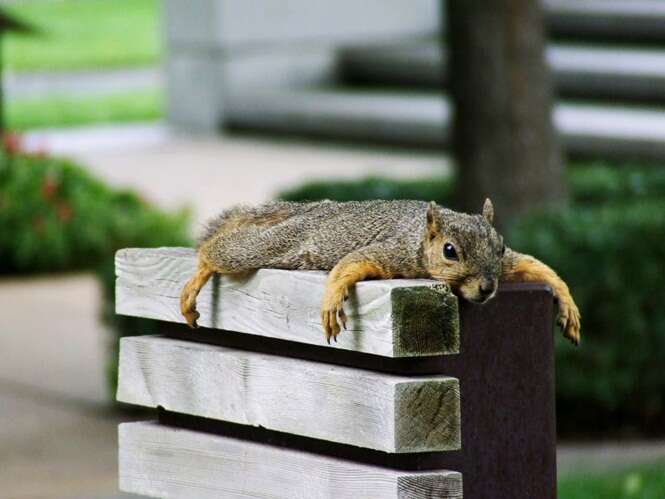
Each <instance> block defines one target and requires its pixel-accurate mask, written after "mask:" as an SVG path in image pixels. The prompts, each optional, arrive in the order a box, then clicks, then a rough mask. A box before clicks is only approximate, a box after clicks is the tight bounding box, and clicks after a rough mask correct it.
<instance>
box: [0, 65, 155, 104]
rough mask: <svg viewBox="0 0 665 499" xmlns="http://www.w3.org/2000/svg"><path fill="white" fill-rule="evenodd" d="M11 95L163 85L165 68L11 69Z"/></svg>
mask: <svg viewBox="0 0 665 499" xmlns="http://www.w3.org/2000/svg"><path fill="white" fill-rule="evenodd" d="M4 85H5V92H6V95H7V98H8V99H10V100H13V99H38V98H42V97H54V96H74V97H82V96H86V95H104V94H113V93H124V92H133V91H135V90H143V89H153V88H160V87H161V86H162V85H163V80H162V72H161V68H158V67H140V68H129V69H127V68H122V69H107V70H94V71H90V70H88V71H85V70H82V71H60V72H58V71H49V72H34V73H11V72H10V73H7V74H6V75H5V80H4Z"/></svg>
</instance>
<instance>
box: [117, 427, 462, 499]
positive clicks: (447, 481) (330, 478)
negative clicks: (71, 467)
mask: <svg viewBox="0 0 665 499" xmlns="http://www.w3.org/2000/svg"><path fill="white" fill-rule="evenodd" d="M118 434H119V475H120V489H121V490H123V491H125V492H133V493H137V494H144V495H149V496H153V497H196V498H199V499H206V498H215V499H216V498H219V497H224V498H229V499H232V498H238V499H246V498H248V497H255V498H270V499H360V498H372V499H384V498H386V499H388V498H391V499H392V498H394V499H429V498H434V497H436V498H439V499H453V498H461V497H462V476H461V475H460V474H459V473H457V472H453V471H445V470H436V471H428V472H408V471H396V470H390V469H387V468H380V467H374V466H368V465H363V464H358V463H354V462H351V461H343V460H338V459H334V458H331V457H324V456H319V455H316V454H309V453H305V452H300V451H295V450H290V449H284V448H279V447H272V446H268V445H264V444H258V443H254V442H245V441H242V440H237V439H233V438H228V437H223V436H218V435H210V434H206V433H199V432H194V431H190V430H184V429H176V428H172V427H168V426H163V425H159V424H157V423H124V424H121V425H120V427H119V430H118Z"/></svg>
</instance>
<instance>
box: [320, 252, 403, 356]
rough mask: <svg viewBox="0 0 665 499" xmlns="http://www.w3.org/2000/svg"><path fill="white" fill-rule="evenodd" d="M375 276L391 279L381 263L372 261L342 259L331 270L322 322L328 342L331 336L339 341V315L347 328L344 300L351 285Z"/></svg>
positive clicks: (324, 295)
mask: <svg viewBox="0 0 665 499" xmlns="http://www.w3.org/2000/svg"><path fill="white" fill-rule="evenodd" d="M373 277H378V278H380V279H389V278H390V277H391V275H390V273H389V272H387V271H386V270H385V269H384V268H382V267H381V266H380V265H378V264H377V263H375V262H371V261H352V262H345V261H344V260H342V261H340V262H339V263H338V264H337V265H335V267H334V268H333V269H332V270H331V271H330V274H329V275H328V281H327V282H326V288H325V291H324V293H323V301H322V303H321V323H322V325H323V330H324V332H325V335H326V340H328V343H330V338H332V339H334V340H335V341H337V335H338V334H339V333H340V326H339V323H338V322H337V318H338V317H339V321H340V322H341V323H342V326H343V327H344V329H346V319H347V317H346V313H344V307H343V302H344V300H346V299H347V298H348V296H349V289H350V288H351V286H353V285H354V284H355V283H356V282H358V281H362V280H364V279H368V278H373Z"/></svg>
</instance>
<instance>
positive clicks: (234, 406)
mask: <svg viewBox="0 0 665 499" xmlns="http://www.w3.org/2000/svg"><path fill="white" fill-rule="evenodd" d="M117 398H118V400H119V401H121V402H126V403H129V404H138V405H143V406H148V407H157V406H161V407H164V408H165V409H166V410H168V411H173V412H179V413H184V414H190V415H193V416H201V417H205V418H210V419H219V420H224V421H231V422H234V423H239V424H244V425H254V426H262V427H264V428H268V429H271V430H277V431H282V432H286V433H293V434H296V435H302V436H306V437H313V438H318V439H323V440H329V441H333V442H339V443H344V444H350V445H355V446H358V447H366V448H370V449H375V450H380V451H385V452H393V453H403V452H429V451H444V450H454V449H459V447H460V424H459V421H460V405H459V404H460V402H459V384H458V382H457V380H456V379H455V378H450V377H446V376H440V375H435V376H417V377H404V376H396V375H391V374H383V373H377V372H373V371H366V370H362V369H353V368H348V367H340V366H334V365H330V364H323V363H318V362H312V361H306V360H300V359H290V358H283V357H278V356H275V355H267V354H261V353H256V352H248V351H244V350H237V349H232V348H227V347H220V346H213V345H205V344H200V343H193V342H187V341H180V340H174V339H170V338H163V337H158V336H138V337H130V338H123V339H122V341H121V346H120V375H119V381H118V393H117Z"/></svg>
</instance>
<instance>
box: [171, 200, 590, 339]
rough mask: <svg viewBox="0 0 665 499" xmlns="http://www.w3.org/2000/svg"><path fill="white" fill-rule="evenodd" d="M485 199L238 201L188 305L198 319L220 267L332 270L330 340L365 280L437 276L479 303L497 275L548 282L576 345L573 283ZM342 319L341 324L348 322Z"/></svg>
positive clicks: (206, 256)
mask: <svg viewBox="0 0 665 499" xmlns="http://www.w3.org/2000/svg"><path fill="white" fill-rule="evenodd" d="M493 219H494V208H493V206H492V202H491V201H490V200H489V199H487V200H485V204H484V206H483V210H482V214H480V215H469V214H465V213H459V212H456V211H453V210H450V209H447V208H444V207H442V206H439V205H437V204H436V203H434V201H432V202H430V203H427V202H424V201H384V200H376V201H349V202H335V201H329V200H325V201H318V202H309V203H297V202H288V201H274V202H269V203H266V204H262V205H259V206H256V207H248V206H236V207H234V208H231V209H228V210H226V211H223V212H222V213H221V214H220V215H219V216H217V217H216V218H214V219H213V220H211V221H210V222H209V223H208V224H207V226H206V229H205V231H204V234H203V236H202V237H201V238H200V241H199V244H198V267H197V270H196V273H195V274H194V276H193V277H192V278H191V279H190V280H189V282H187V284H186V285H185V286H184V288H183V290H182V293H181V296H180V308H181V312H182V314H183V316H184V317H185V319H186V321H187V323H188V324H189V325H190V326H191V327H194V328H195V327H197V324H196V320H197V319H198V317H199V313H198V312H197V311H196V297H197V295H198V293H199V291H200V290H201V288H202V287H203V286H204V285H205V283H206V282H207V281H208V279H210V277H211V276H212V275H213V274H214V273H216V272H217V273H220V274H242V273H246V272H248V271H253V270H257V269H259V268H279V269H291V270H327V271H329V274H328V278H327V281H326V286H325V291H324V294H323V301H322V304H321V322H322V326H323V330H324V333H325V336H326V339H327V341H328V343H330V339H331V338H332V339H334V340H335V341H336V340H337V335H338V334H339V333H340V331H341V327H343V328H345V329H346V319H347V316H346V314H345V312H344V308H343V303H344V301H345V300H346V298H347V297H348V295H349V289H350V288H351V286H353V285H354V284H355V283H356V282H358V281H362V280H364V279H392V278H400V277H401V278H430V279H436V280H439V281H443V282H445V283H447V284H448V285H449V286H450V287H451V289H452V291H453V292H454V293H455V294H457V295H458V296H461V297H462V298H464V299H466V300H469V301H471V302H475V303H485V302H487V301H488V300H489V299H491V298H492V297H493V296H494V295H495V294H496V292H497V288H498V283H499V281H502V282H510V281H513V282H515V281H519V282H524V281H526V282H542V283H546V284H548V285H549V286H550V287H551V289H552V291H553V293H554V297H555V298H556V300H557V302H558V317H557V323H558V325H559V326H560V327H561V329H562V331H563V335H564V336H565V337H566V338H568V339H569V340H570V341H572V342H573V343H574V344H575V345H578V344H579V342H580V312H579V310H578V308H577V305H576V304H575V302H574V300H573V297H572V296H571V294H570V291H569V289H568V286H567V285H566V283H565V282H564V281H563V280H562V279H561V278H560V277H559V276H558V275H557V274H556V272H554V271H553V270H552V269H551V268H550V267H548V266H547V265H545V264H544V263H542V262H540V261H538V260H537V259H536V258H534V257H532V256H529V255H524V254H521V253H518V252H516V251H513V250H512V249H510V248H508V247H506V245H505V244H504V243H503V237H502V236H501V235H499V233H498V232H497V231H496V229H495V228H494V227H493V225H492V223H493ZM340 326H341V327H340Z"/></svg>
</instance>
